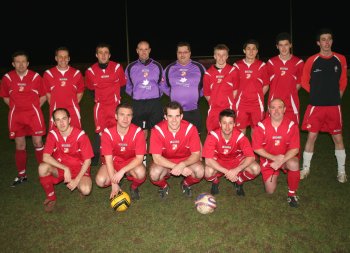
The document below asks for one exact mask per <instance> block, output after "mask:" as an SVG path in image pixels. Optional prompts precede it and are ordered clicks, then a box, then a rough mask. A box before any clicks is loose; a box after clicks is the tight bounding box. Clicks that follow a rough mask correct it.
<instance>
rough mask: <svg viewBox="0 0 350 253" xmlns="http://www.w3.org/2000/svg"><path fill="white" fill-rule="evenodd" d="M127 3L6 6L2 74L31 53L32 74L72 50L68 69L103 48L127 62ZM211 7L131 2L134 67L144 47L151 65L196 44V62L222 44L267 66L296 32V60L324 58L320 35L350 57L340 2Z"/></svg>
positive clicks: (241, 3) (289, 0)
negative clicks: (278, 40) (327, 34)
mask: <svg viewBox="0 0 350 253" xmlns="http://www.w3.org/2000/svg"><path fill="white" fill-rule="evenodd" d="M125 2H126V0H120V1H113V2H109V1H95V3H94V4H87V3H86V2H76V1H73V0H72V1H47V2H45V3H37V2H33V1H26V2H23V3H19V2H17V1H12V2H7V3H5V2H3V1H2V2H1V3H0V9H1V15H0V21H1V22H0V24H1V26H0V27H1V39H0V43H1V46H0V69H6V70H9V69H11V54H12V53H13V52H14V51H16V50H20V49H21V50H25V51H27V52H28V53H29V55H30V64H31V66H37V65H53V64H55V61H54V51H55V49H56V48H57V47H59V46H67V47H68V48H69V49H70V51H71V64H77V63H90V62H91V63H92V62H95V61H96V58H95V47H96V45H97V44H98V43H99V42H106V43H109V44H111V45H112V52H111V53H112V59H113V60H116V61H119V62H125V61H127V40H126V37H127V36H126V34H127V33H126V21H125V20H126V14H125V13H126V11H125V10H126V5H125ZM210 2H212V3H211V4H206V3H205V2H203V1H174V0H168V1H130V0H129V1H128V3H127V10H128V12H127V13H128V14H127V17H128V31H129V33H128V34H129V36H128V38H129V47H130V60H134V59H136V53H135V48H136V44H137V42H138V41H139V40H148V41H149V42H150V43H151V47H152V53H151V56H152V57H153V58H155V59H159V60H161V59H173V60H174V59H175V57H176V44H177V42H179V41H188V42H190V43H191V45H192V56H211V55H212V51H213V47H214V46H215V45H216V44H218V43H226V44H227V45H228V46H229V47H230V49H231V50H230V54H232V55H237V54H242V45H243V43H244V42H245V41H246V40H247V39H250V38H254V39H257V40H258V41H259V42H260V44H261V46H260V50H259V54H260V56H261V57H263V58H267V57H270V56H272V55H275V54H277V49H276V47H275V36H276V35H277V34H278V33H279V32H283V31H286V32H292V36H293V45H294V54H295V55H298V56H301V57H307V56H309V55H312V54H314V53H317V52H318V51H319V48H318V46H317V45H316V41H315V35H316V32H317V31H318V30H319V29H320V28H322V27H329V28H331V29H332V30H333V32H334V44H333V50H334V51H337V52H339V53H342V54H345V55H350V43H349V41H348V40H347V39H346V37H347V36H349V35H348V31H349V28H348V23H349V22H348V11H347V10H346V8H345V7H344V6H343V5H344V3H341V1H326V3H325V2H322V1H313V0H312V1H306V0H304V1H301V0H286V1H276V0H272V1H239V2H238V1H210ZM114 6H117V7H114ZM290 6H292V12H290ZM291 24H292V26H291ZM291 28H292V29H291Z"/></svg>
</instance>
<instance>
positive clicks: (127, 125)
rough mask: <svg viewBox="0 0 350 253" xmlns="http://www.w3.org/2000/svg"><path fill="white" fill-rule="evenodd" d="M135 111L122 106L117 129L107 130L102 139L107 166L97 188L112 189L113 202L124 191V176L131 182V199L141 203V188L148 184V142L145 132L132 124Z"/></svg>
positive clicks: (119, 107) (120, 106) (118, 111)
mask: <svg viewBox="0 0 350 253" xmlns="http://www.w3.org/2000/svg"><path fill="white" fill-rule="evenodd" d="M132 117H133V109H132V107H131V105H129V104H126V103H122V104H119V105H118V106H117V110H116V112H115V119H116V120H117V121H116V124H117V125H116V126H114V127H110V128H105V129H104V131H103V133H102V137H101V155H102V156H103V157H104V162H103V164H102V166H101V168H100V169H99V171H98V172H97V175H96V184H97V185H98V186H99V187H108V186H110V185H112V187H111V188H112V189H111V194H110V198H113V197H114V196H115V195H116V194H117V193H118V192H119V191H120V189H121V188H120V184H121V180H122V179H123V177H124V176H126V178H127V179H128V180H129V181H132V183H131V185H130V195H131V198H132V199H134V200H137V199H140V193H139V186H140V185H142V184H143V183H144V182H145V180H146V168H145V166H144V165H143V163H142V161H143V156H144V154H145V153H146V141H145V136H144V133H143V131H142V129H141V128H140V127H138V126H136V125H134V124H132V123H131V121H132Z"/></svg>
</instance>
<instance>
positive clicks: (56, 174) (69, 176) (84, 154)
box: [39, 108, 94, 212]
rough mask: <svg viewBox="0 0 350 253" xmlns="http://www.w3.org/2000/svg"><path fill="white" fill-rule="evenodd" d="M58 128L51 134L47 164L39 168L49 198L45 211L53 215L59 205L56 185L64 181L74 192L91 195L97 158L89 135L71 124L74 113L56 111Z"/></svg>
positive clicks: (54, 117) (46, 143) (48, 137)
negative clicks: (94, 157)
mask: <svg viewBox="0 0 350 253" xmlns="http://www.w3.org/2000/svg"><path fill="white" fill-rule="evenodd" d="M52 118H53V121H54V124H55V126H56V128H54V129H53V130H51V131H50V132H49V134H48V135H47V138H46V142H45V148H44V155H43V163H41V164H40V165H39V179H40V184H41V185H42V187H43V189H44V191H45V194H46V199H45V201H44V209H45V211H46V212H52V211H53V210H54V207H55V204H56V194H55V189H54V185H55V184H59V183H60V182H62V181H64V183H66V184H67V188H68V189H69V190H71V191H74V189H76V188H78V190H79V192H80V193H81V194H82V195H84V196H87V195H89V194H90V192H91V188H92V181H91V178H90V164H91V157H93V156H94V154H93V151H92V147H91V144H90V140H89V138H88V136H87V135H86V134H85V132H84V131H83V130H81V129H79V128H76V127H73V126H71V125H70V121H71V118H70V114H69V111H68V110H67V109H65V108H57V109H55V110H54V111H53V112H52Z"/></svg>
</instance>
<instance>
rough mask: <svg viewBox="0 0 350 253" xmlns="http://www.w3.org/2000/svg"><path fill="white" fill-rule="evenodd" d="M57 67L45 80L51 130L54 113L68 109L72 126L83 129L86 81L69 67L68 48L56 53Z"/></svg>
mask: <svg viewBox="0 0 350 253" xmlns="http://www.w3.org/2000/svg"><path fill="white" fill-rule="evenodd" d="M55 60H56V62H57V66H55V67H53V68H51V69H48V70H46V71H45V73H44V76H43V79H44V84H45V88H46V97H47V101H48V102H49V105H50V119H51V120H50V127H49V128H50V130H51V129H52V128H53V127H54V124H53V118H52V112H53V111H54V110H55V109H56V108H66V109H67V110H68V111H69V114H70V115H71V122H70V125H71V126H74V127H77V128H81V122H80V107H79V102H80V100H81V99H82V97H83V94H84V88H85V87H84V79H83V75H82V74H81V72H80V71H79V70H77V69H75V68H73V67H71V66H69V65H68V64H69V61H70V56H69V50H68V48H66V47H59V48H57V49H56V51H55Z"/></svg>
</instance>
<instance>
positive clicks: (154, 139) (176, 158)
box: [149, 101, 204, 198]
mask: <svg viewBox="0 0 350 253" xmlns="http://www.w3.org/2000/svg"><path fill="white" fill-rule="evenodd" d="M164 118H165V120H164V121H162V122H160V123H159V124H157V125H155V126H154V127H153V129H152V130H151V140H150V150H149V153H151V154H152V157H153V163H152V164H151V166H150V171H149V175H150V179H151V182H152V183H153V184H154V185H156V186H159V195H160V197H161V198H165V197H166V196H167V195H168V192H169V185H168V183H167V181H166V180H167V179H168V178H169V177H170V176H171V175H173V176H183V177H185V178H184V179H183V180H182V181H181V188H182V192H183V193H184V194H185V195H186V196H188V197H191V196H192V188H191V186H192V185H193V184H196V183H199V182H200V180H201V179H202V177H203V175H204V169H203V164H202V163H201V161H200V149H201V145H200V139H199V135H198V131H197V128H196V127H194V126H193V125H192V124H191V123H189V122H187V121H185V120H183V109H182V106H181V105H180V103H178V102H176V101H172V102H169V103H168V104H167V105H166V106H165V108H164Z"/></svg>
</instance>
